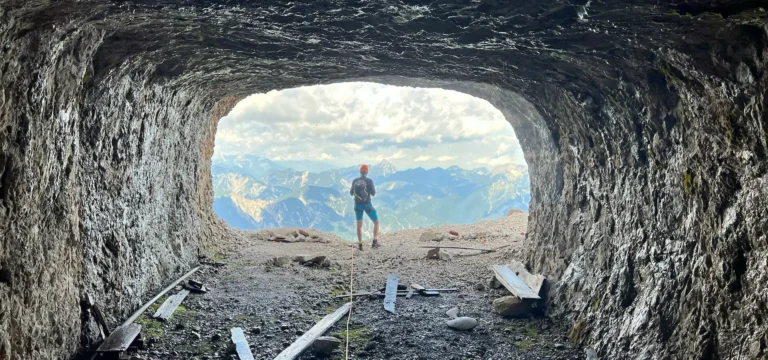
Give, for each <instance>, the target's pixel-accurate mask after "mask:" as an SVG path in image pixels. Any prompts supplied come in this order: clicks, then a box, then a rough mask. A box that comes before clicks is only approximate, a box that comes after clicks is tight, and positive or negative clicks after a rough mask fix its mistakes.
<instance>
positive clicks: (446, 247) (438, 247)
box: [419, 246, 496, 252]
mask: <svg viewBox="0 0 768 360" xmlns="http://www.w3.org/2000/svg"><path fill="white" fill-rule="evenodd" d="M419 247H420V248H424V249H459V250H477V251H485V252H494V251H496V250H494V249H477V248H468V247H461V246H419Z"/></svg>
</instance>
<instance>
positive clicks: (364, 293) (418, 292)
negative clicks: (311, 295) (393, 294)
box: [334, 288, 459, 299]
mask: <svg viewBox="0 0 768 360" xmlns="http://www.w3.org/2000/svg"><path fill="white" fill-rule="evenodd" d="M411 291H413V290H408V291H398V292H397V296H405V295H408V293H409V292H411ZM425 291H429V292H457V291H459V289H456V288H453V289H424V290H421V291H418V290H417V292H416V293H414V294H416V295H418V294H421V293H423V292H425ZM384 295H385V294H384V293H382V292H380V291H373V292H359V293H354V294H344V295H336V296H335V297H334V298H336V299H339V298H348V297H350V296H357V297H360V296H384Z"/></svg>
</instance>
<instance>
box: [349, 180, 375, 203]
mask: <svg viewBox="0 0 768 360" xmlns="http://www.w3.org/2000/svg"><path fill="white" fill-rule="evenodd" d="M352 189H353V191H354V193H355V202H356V203H359V204H365V203H367V202H368V201H369V200H370V199H371V195H370V194H368V182H367V181H365V179H364V178H359V179H357V180H355V182H354V183H352Z"/></svg>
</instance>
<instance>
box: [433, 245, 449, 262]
mask: <svg viewBox="0 0 768 360" xmlns="http://www.w3.org/2000/svg"><path fill="white" fill-rule="evenodd" d="M452 258H453V256H452V255H451V254H450V253H449V252H447V251H445V250H443V249H440V248H436V249H430V250H429V251H427V259H434V260H442V261H451V259H452Z"/></svg>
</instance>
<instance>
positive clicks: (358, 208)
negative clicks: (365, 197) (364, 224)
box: [355, 203, 379, 221]
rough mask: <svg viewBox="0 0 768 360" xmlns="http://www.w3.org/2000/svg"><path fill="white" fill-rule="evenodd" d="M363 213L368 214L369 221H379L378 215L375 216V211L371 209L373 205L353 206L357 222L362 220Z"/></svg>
mask: <svg viewBox="0 0 768 360" xmlns="http://www.w3.org/2000/svg"><path fill="white" fill-rule="evenodd" d="M363 212H365V213H366V214H368V217H369V218H371V221H379V215H378V214H376V209H374V208H373V204H371V203H367V204H355V218H356V219H357V221H362V220H363Z"/></svg>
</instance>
